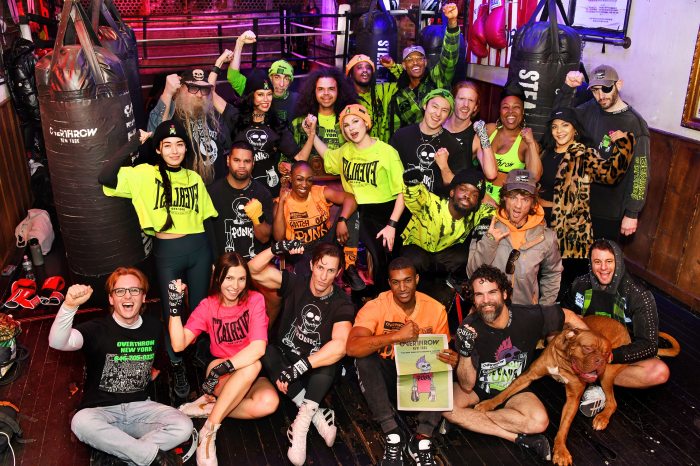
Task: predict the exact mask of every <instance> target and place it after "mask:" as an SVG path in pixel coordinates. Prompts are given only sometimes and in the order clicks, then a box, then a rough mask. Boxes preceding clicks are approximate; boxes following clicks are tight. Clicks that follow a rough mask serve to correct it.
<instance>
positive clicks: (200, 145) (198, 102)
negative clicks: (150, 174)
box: [148, 50, 238, 184]
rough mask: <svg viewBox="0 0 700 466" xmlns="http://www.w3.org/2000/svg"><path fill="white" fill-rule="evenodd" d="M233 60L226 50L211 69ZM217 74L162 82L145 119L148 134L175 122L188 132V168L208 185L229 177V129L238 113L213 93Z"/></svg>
mask: <svg viewBox="0 0 700 466" xmlns="http://www.w3.org/2000/svg"><path fill="white" fill-rule="evenodd" d="M232 58H233V52H231V51H230V50H225V51H224V53H222V54H221V56H220V57H219V58H217V60H216V64H215V66H214V69H215V70H216V69H220V67H221V66H223V64H224V63H226V62H228V61H230V60H231V59H232ZM215 82H216V72H215V71H212V72H211V73H209V78H208V79H207V77H206V74H205V71H204V70H202V69H199V68H195V69H193V70H188V71H185V72H184V73H182V74H180V75H177V74H171V75H168V77H167V78H166V79H165V89H164V90H163V94H161V96H160V99H158V103H157V104H156V106H155V108H154V109H153V110H151V113H150V114H149V116H148V131H153V130H154V129H155V128H156V127H157V126H158V125H159V124H160V123H161V122H162V121H165V120H170V119H175V120H178V121H179V122H180V123H181V124H182V126H183V127H184V128H185V129H186V130H187V135H188V136H189V137H190V141H192V147H191V149H192V152H191V153H192V154H194V157H190V161H191V164H192V165H191V166H189V167H186V168H189V169H191V170H194V171H196V172H197V173H198V174H199V175H200V176H201V177H202V179H203V180H204V183H205V184H210V183H211V182H212V181H214V180H215V179H219V178H223V177H225V176H226V175H227V174H228V167H227V166H226V156H227V155H228V154H229V153H230V151H231V128H233V127H234V122H235V121H236V120H237V118H238V110H237V109H236V108H235V107H234V106H232V105H231V104H229V103H227V102H226V101H225V100H224V99H223V98H222V97H221V96H220V95H218V94H217V93H216V87H215V84H214V83H215Z"/></svg>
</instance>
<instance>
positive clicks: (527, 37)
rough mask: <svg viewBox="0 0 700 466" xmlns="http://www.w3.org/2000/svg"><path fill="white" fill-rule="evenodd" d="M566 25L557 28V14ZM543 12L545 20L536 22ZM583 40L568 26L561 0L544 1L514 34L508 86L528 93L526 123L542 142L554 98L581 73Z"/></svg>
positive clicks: (526, 98)
mask: <svg viewBox="0 0 700 466" xmlns="http://www.w3.org/2000/svg"><path fill="white" fill-rule="evenodd" d="M557 7H559V11H560V12H561V16H562V18H563V19H564V21H565V22H566V25H561V24H557V10H556V8H557ZM540 11H542V20H541V21H535V18H536V17H537V15H538V14H539V12H540ZM580 61H581V36H579V34H578V33H577V32H576V31H575V30H574V29H573V28H571V27H569V25H568V20H567V18H566V14H565V13H564V7H563V5H562V4H561V0H542V1H541V2H540V3H539V4H538V5H537V8H536V9H535V11H534V13H533V14H532V17H530V20H529V21H528V22H527V23H526V24H525V25H524V26H523V27H521V28H520V29H518V30H517V31H516V33H515V38H514V39H513V49H512V54H511V59H510V69H509V70H508V82H517V83H519V84H520V86H522V88H523V90H524V91H525V120H526V122H527V125H528V126H529V127H531V128H532V131H533V133H534V134H535V138H537V139H539V138H540V137H541V136H542V134H543V133H544V131H545V126H546V124H547V120H548V119H549V115H550V113H551V112H552V104H553V103H554V95H555V92H556V91H557V89H559V88H560V87H561V86H562V84H563V83H564V79H565V78H566V73H568V72H569V71H575V70H578V69H579V62H580Z"/></svg>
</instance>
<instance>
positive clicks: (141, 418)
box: [71, 400, 192, 466]
mask: <svg viewBox="0 0 700 466" xmlns="http://www.w3.org/2000/svg"><path fill="white" fill-rule="evenodd" d="M71 430H72V431H73V433H74V434H75V436H76V437H78V439H79V440H80V441H82V442H85V443H87V444H88V445H90V446H92V447H93V448H96V449H98V450H101V451H103V452H105V453H109V454H110V455H114V456H116V457H117V458H119V459H121V460H123V461H126V462H127V463H129V464H130V465H132V464H135V465H138V466H141V465H148V464H151V463H152V462H153V459H154V458H155V457H156V455H157V454H158V450H164V451H168V450H172V449H173V448H175V447H176V446H178V445H180V444H181V443H183V442H185V441H186V440H187V439H189V438H190V436H191V435H192V421H191V420H190V418H189V417H187V416H185V415H184V414H183V413H181V412H180V411H178V410H177V409H175V408H173V407H170V406H166V405H164V404H161V403H156V402H154V401H150V400H146V401H137V402H134V403H122V404H119V405H114V406H102V407H98V408H85V409H81V410H80V411H78V412H77V413H75V416H73V420H72V421H71Z"/></svg>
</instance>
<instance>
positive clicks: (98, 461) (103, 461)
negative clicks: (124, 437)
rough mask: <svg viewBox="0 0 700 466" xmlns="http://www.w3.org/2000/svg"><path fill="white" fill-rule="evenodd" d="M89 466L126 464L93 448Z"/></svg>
mask: <svg viewBox="0 0 700 466" xmlns="http://www.w3.org/2000/svg"><path fill="white" fill-rule="evenodd" d="M90 466H126V463H125V462H124V461H122V460H120V459H119V458H117V457H116V456H112V455H110V454H109V453H105V452H104V451H102V450H98V449H96V448H95V449H93V450H92V454H91V455H90Z"/></svg>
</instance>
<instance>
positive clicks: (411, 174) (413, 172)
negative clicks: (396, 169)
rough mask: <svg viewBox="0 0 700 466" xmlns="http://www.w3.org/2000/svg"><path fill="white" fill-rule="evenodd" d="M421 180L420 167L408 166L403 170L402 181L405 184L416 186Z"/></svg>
mask: <svg viewBox="0 0 700 466" xmlns="http://www.w3.org/2000/svg"><path fill="white" fill-rule="evenodd" d="M422 181H423V172H422V171H421V170H420V168H409V169H408V170H406V171H405V172H403V182H404V184H405V185H406V186H417V185H419V184H420V183H421V182H422Z"/></svg>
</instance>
